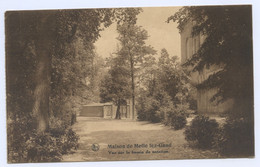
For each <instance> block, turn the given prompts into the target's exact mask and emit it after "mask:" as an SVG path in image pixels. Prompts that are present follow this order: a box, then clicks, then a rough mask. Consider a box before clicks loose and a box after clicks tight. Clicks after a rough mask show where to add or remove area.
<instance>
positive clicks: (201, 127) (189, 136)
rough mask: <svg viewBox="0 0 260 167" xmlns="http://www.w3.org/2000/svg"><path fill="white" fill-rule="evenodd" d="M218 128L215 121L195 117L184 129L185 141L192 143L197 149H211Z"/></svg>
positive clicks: (204, 117)
mask: <svg viewBox="0 0 260 167" xmlns="http://www.w3.org/2000/svg"><path fill="white" fill-rule="evenodd" d="M218 126H219V125H218V123H217V122H216V120H215V119H210V118H209V117H207V116H200V115H199V116H196V117H195V118H194V119H193V120H192V122H191V125H189V126H187V127H186V129H185V132H184V134H185V139H186V140H187V141H191V142H194V143H195V144H196V145H197V146H198V147H199V148H212V146H213V142H214V139H215V136H216V135H217V133H218Z"/></svg>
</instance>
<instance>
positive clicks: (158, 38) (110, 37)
mask: <svg viewBox="0 0 260 167" xmlns="http://www.w3.org/2000/svg"><path fill="white" fill-rule="evenodd" d="M179 8H180V7H158V8H157V7H153V8H143V12H142V13H140V14H139V15H138V21H137V25H139V26H142V27H143V28H144V29H145V30H147V31H148V35H149V38H148V40H147V41H146V44H147V45H151V46H153V47H154V48H155V50H157V54H160V50H161V49H162V48H165V49H167V51H168V52H169V54H170V56H174V55H177V56H179V57H180V54H181V51H180V34H179V30H178V29H177V23H174V22H170V23H167V22H166V20H167V18H168V17H169V16H171V15H173V14H174V13H175V12H176V11H177V10H178V9H179ZM100 35H101V37H100V38H99V40H98V41H97V42H96V43H95V45H96V51H97V53H98V54H99V55H100V56H102V57H104V58H105V57H108V56H109V55H110V53H113V52H115V50H116V47H117V40H116V37H117V36H118V34H117V32H116V24H112V25H111V26H110V27H108V28H106V29H105V30H104V31H103V32H101V34H100Z"/></svg>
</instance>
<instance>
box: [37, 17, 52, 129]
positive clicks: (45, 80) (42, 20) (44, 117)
mask: <svg viewBox="0 0 260 167" xmlns="http://www.w3.org/2000/svg"><path fill="white" fill-rule="evenodd" d="M52 14H53V13H46V12H45V13H43V12H39V13H38V19H37V20H36V23H37V28H36V32H37V36H36V37H35V51H36V55H37V57H38V63H37V67H36V76H35V82H36V86H35V89H34V105H33V114H34V116H35V117H36V119H37V131H38V132H44V131H48V128H49V95H50V71H51V52H52V47H53V45H52V44H53V42H54V37H55V35H54V29H55V17H54V16H53V15H52Z"/></svg>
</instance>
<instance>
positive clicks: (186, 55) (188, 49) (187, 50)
mask: <svg viewBox="0 0 260 167" xmlns="http://www.w3.org/2000/svg"><path fill="white" fill-rule="evenodd" d="M189 52H190V46H189V38H186V54H185V58H184V60H187V59H188V58H189V54H190V53H189Z"/></svg>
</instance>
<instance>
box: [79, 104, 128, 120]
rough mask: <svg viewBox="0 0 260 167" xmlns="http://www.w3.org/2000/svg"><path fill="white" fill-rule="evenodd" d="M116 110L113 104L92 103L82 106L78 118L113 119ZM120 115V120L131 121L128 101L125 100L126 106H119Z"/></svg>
mask: <svg viewBox="0 0 260 167" xmlns="http://www.w3.org/2000/svg"><path fill="white" fill-rule="evenodd" d="M116 110H117V106H116V105H114V104H113V103H92V104H88V105H83V106H82V108H81V110H80V113H79V116H84V117H100V118H107V119H114V118H115V117H116ZM120 113H121V118H122V119H132V116H133V115H132V105H130V100H127V104H126V105H121V106H120Z"/></svg>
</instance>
